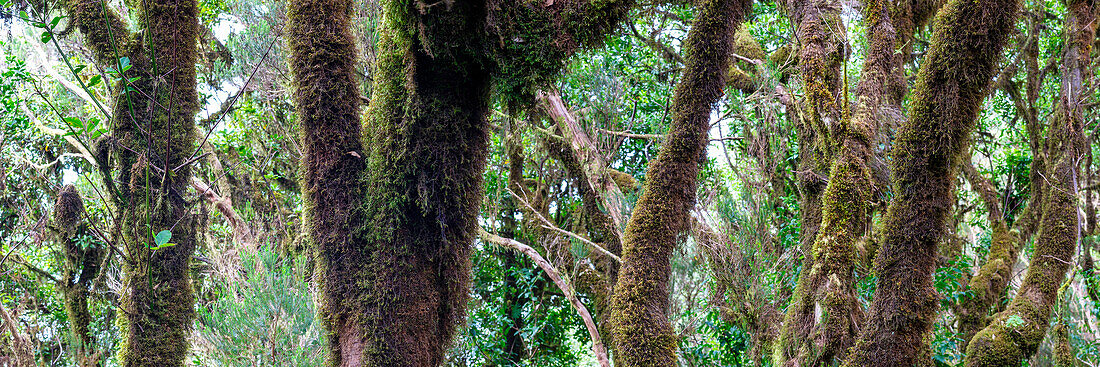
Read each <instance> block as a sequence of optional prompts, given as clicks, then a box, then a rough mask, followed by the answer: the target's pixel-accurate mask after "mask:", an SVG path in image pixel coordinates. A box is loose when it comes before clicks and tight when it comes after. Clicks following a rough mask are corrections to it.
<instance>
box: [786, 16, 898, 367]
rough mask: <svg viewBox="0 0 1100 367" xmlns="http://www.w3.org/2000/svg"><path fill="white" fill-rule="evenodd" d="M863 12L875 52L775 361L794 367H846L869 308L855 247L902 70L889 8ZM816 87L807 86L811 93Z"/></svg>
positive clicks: (842, 130) (844, 124)
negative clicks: (860, 291)
mask: <svg viewBox="0 0 1100 367" xmlns="http://www.w3.org/2000/svg"><path fill="white" fill-rule="evenodd" d="M863 10H864V19H865V20H866V22H867V26H868V28H867V34H868V39H869V40H870V49H869V50H868V52H867V59H866V62H865V63H864V72H863V79H862V80H861V81H860V84H859V88H858V90H857V92H858V93H857V108H856V115H855V116H853V117H851V118H844V119H843V120H842V121H840V122H839V124H838V125H837V126H836V127H835V128H834V129H833V134H831V135H832V137H833V138H834V140H833V142H832V144H834V147H833V148H832V149H830V150H833V151H835V152H836V158H835V159H834V160H833V163H832V166H831V168H830V169H829V172H830V179H829V182H828V184H827V186H826V188H825V191H824V193H823V197H822V213H821V215H822V217H821V228H820V232H819V233H818V234H817V238H816V239H815V241H814V245H813V252H812V253H811V254H809V255H807V256H812V257H813V261H809V262H808V263H810V264H812V267H811V268H808V269H805V268H804V272H803V273H802V278H801V279H800V283H799V289H798V290H797V291H796V299H795V302H794V303H793V304H792V305H791V306H790V307H789V308H788V316H789V318H788V319H787V320H788V322H787V323H785V324H784V334H783V337H784V345H782V346H781V349H779V352H780V353H778V354H777V357H779V358H781V359H782V360H784V364H785V365H788V366H819V365H833V364H834V363H836V362H837V361H840V360H843V359H844V357H845V356H846V355H847V351H848V348H849V347H851V346H852V344H854V343H855V338H856V336H857V333H858V327H859V325H861V324H862V316H863V309H862V307H861V306H860V304H859V300H858V299H857V298H856V295H855V274H854V273H855V259H856V254H855V248H856V243H857V241H859V240H860V239H861V238H862V237H863V236H864V234H865V233H867V232H868V228H869V227H870V222H871V211H870V203H871V194H872V188H873V186H874V182H873V181H872V178H871V168H870V164H869V161H870V160H871V159H872V158H873V150H872V144H873V142H874V139H875V134H876V132H877V131H878V121H879V116H880V113H881V108H882V106H881V105H882V104H883V103H884V100H885V98H884V97H886V96H885V91H886V89H887V88H888V82H889V81H890V78H891V77H893V75H894V68H895V66H896V63H895V61H894V60H895V56H894V55H895V53H894V48H895V46H894V41H895V40H894V37H895V32H894V28H893V25H892V24H891V22H890V17H889V12H888V8H886V6H885V4H884V3H883V2H882V1H880V0H870V1H865V2H864V9H863ZM838 18H839V15H834V16H832V17H826V18H825V19H831V20H826V21H824V24H830V23H831V22H837V21H839V20H838ZM803 60H806V62H808V61H809V60H811V59H806V58H805V57H804V59H803ZM838 62H839V61H838ZM834 72H836V73H838V74H839V73H840V71H839V70H834ZM814 84H816V83H810V82H809V81H807V86H808V87H809V86H812V85H814ZM810 93H812V92H808V93H807V94H808V95H810ZM820 97H821V96H819V97H818V98H820ZM830 97H831V96H830ZM830 101H831V103H832V104H835V103H836V102H835V100H830ZM828 104H829V103H826V104H825V105H828ZM838 117H839V116H838Z"/></svg>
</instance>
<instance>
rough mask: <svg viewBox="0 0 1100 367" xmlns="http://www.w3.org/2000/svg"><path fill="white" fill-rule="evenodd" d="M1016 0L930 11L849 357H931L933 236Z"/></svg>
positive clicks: (862, 361) (939, 230) (888, 361)
mask: <svg viewBox="0 0 1100 367" xmlns="http://www.w3.org/2000/svg"><path fill="white" fill-rule="evenodd" d="M1017 8H1018V2H1017V1H1016V0H980V1H972V0H953V1H950V2H949V3H948V4H947V5H946V6H945V7H944V8H943V10H941V11H940V13H939V14H938V15H937V17H936V20H935V22H936V25H935V33H934V34H933V38H932V43H931V45H930V49H929V52H928V55H927V56H926V57H925V60H924V61H923V63H922V64H921V69H920V71H919V73H918V75H917V83H916V86H915V87H914V90H913V94H912V101H911V103H910V107H909V120H908V121H906V122H905V123H904V124H903V125H902V126H901V129H900V130H899V131H898V134H897V137H896V139H895V142H894V148H893V149H894V150H893V151H892V155H893V160H892V162H891V164H892V171H893V188H894V189H893V191H894V195H895V196H894V200H893V202H892V203H891V204H890V206H889V208H888V210H887V213H886V215H885V218H884V223H883V228H882V247H881V250H880V251H879V252H878V254H877V256H876V258H875V265H874V266H875V274H876V275H877V276H878V278H877V280H876V285H877V287H876V289H877V290H876V293H875V298H874V300H873V302H872V303H871V307H870V309H869V312H868V318H867V320H868V321H867V322H866V323H865V324H864V327H863V329H862V330H861V333H860V338H859V340H858V341H857V343H856V345H855V347H854V348H853V349H852V351H851V354H850V355H849V358H848V359H847V360H846V361H845V363H844V365H845V366H914V365H929V364H931V360H930V359H929V356H930V355H931V351H930V350H929V346H928V344H927V343H926V342H925V340H926V337H927V336H928V333H930V332H931V328H932V323H933V321H934V319H935V315H936V310H937V308H938V307H937V303H938V299H939V297H938V296H937V295H936V291H935V289H934V288H933V287H932V275H933V273H934V271H935V266H936V253H937V244H938V243H939V241H940V240H941V239H942V238H944V234H945V229H946V228H945V227H946V224H947V216H948V213H949V211H950V208H951V203H952V202H953V200H954V196H953V195H952V190H953V188H954V187H953V186H954V182H955V180H956V177H957V172H958V167H957V161H958V160H957V157H958V156H959V154H960V153H961V152H962V151H963V149H965V148H966V147H967V146H968V144H967V140H968V139H969V136H970V133H971V131H972V130H973V129H974V126H975V124H976V118H977V115H978V110H979V107H980V106H981V103H982V101H983V100H984V99H985V97H986V96H987V94H988V93H987V88H988V87H989V85H990V82H991V81H992V78H993V76H994V75H995V73H996V70H995V69H996V66H997V61H998V59H999V56H1000V54H1001V49H1002V48H1003V46H1004V43H1005V42H1006V39H1007V36H1008V34H1009V33H1010V30H1011V29H1012V27H1013V23H1014V20H1015V19H1016V13H1017Z"/></svg>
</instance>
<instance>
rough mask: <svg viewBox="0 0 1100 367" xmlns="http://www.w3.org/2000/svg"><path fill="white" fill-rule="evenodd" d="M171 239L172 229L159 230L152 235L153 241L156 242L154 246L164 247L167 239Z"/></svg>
mask: <svg viewBox="0 0 1100 367" xmlns="http://www.w3.org/2000/svg"><path fill="white" fill-rule="evenodd" d="M171 240H172V231H169V230H167V229H166V230H163V231H160V232H157V235H156V236H153V241H154V242H155V243H156V246H155V248H161V247H165V246H164V245H165V244H166V243H168V241H171Z"/></svg>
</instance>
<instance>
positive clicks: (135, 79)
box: [126, 76, 141, 84]
mask: <svg viewBox="0 0 1100 367" xmlns="http://www.w3.org/2000/svg"><path fill="white" fill-rule="evenodd" d="M139 79H141V77H140V76H135V77H133V78H130V79H129V80H127V81H126V83H130V84H133V82H136V81H138V80H139Z"/></svg>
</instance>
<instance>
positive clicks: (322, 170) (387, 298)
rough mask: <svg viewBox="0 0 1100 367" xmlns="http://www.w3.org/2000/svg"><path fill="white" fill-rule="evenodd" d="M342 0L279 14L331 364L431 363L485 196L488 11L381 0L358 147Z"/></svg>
mask: <svg viewBox="0 0 1100 367" xmlns="http://www.w3.org/2000/svg"><path fill="white" fill-rule="evenodd" d="M350 6H351V2H350V1H312V0H303V1H296V2H293V3H292V5H291V8H290V14H289V16H290V36H291V44H292V67H293V69H294V74H295V80H296V84H297V90H296V92H295V101H296V105H297V108H298V111H299V115H300V116H301V119H302V120H301V121H302V129H303V140H304V142H305V144H304V145H305V146H306V154H305V160H304V171H305V172H304V176H305V181H306V185H305V187H304V193H305V194H306V200H307V213H308V215H309V220H308V221H307V222H306V223H307V225H308V226H309V228H307V231H308V233H309V234H310V237H311V241H312V242H313V243H314V246H316V261H317V275H316V276H317V280H318V282H319V284H320V288H321V312H322V317H323V318H324V322H325V327H326V330H327V331H328V334H329V335H328V340H329V342H330V343H329V344H330V345H329V348H330V350H329V355H330V363H331V364H332V365H340V366H436V365H439V364H440V363H442V359H443V354H444V352H445V349H446V348H447V347H448V344H449V342H450V340H451V338H452V336H453V334H454V330H455V326H456V325H457V324H458V323H460V322H461V320H462V318H463V313H464V310H465V304H466V298H467V291H468V290H467V288H466V287H467V285H468V278H469V267H470V259H469V253H470V249H471V243H472V234H473V233H474V230H475V229H476V227H475V226H476V221H475V219H476V215H477V213H478V210H477V209H478V205H479V204H480V201H481V171H482V169H483V166H484V164H485V154H486V152H487V150H486V148H487V131H486V126H487V124H486V120H485V113H486V111H487V91H488V73H487V72H486V70H485V69H484V68H483V66H482V64H481V63H480V60H479V59H478V58H477V54H476V52H477V50H478V48H479V47H480V42H481V41H480V39H481V36H480V35H481V34H483V32H484V17H485V13H486V9H485V8H484V4H480V5H479V4H478V2H465V3H462V4H453V5H452V4H448V5H447V6H442V5H440V6H429V7H418V6H417V3H416V2H412V1H390V2H387V3H386V4H385V7H384V17H385V18H384V19H385V20H384V24H383V28H382V32H383V38H382V43H381V44H380V49H381V50H380V55H379V59H378V64H377V68H376V70H377V75H375V80H374V95H373V97H372V101H371V105H370V107H369V109H368V112H367V114H368V122H367V128H366V129H365V131H366V132H367V134H368V136H367V137H366V140H365V141H366V142H367V144H366V146H367V147H369V148H368V150H363V146H364V145H363V144H362V143H361V141H360V137H359V129H360V124H359V120H358V106H357V105H356V103H357V102H356V101H358V96H357V91H356V90H355V83H354V73H353V66H354V63H355V61H354V56H353V55H354V47H355V46H354V41H353V40H352V39H351V36H350V33H349V32H348V29H349V28H348V27H349V26H350V18H349V10H350Z"/></svg>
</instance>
